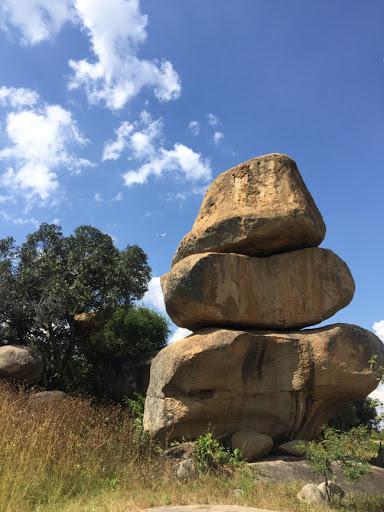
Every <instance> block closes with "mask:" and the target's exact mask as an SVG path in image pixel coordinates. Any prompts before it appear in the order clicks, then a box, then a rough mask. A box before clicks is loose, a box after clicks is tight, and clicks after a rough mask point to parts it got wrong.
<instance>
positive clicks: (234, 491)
mask: <svg viewBox="0 0 384 512" xmlns="http://www.w3.org/2000/svg"><path fill="white" fill-rule="evenodd" d="M229 494H230V495H231V496H232V497H234V498H242V497H243V496H244V495H245V492H244V491H243V489H232V491H231V492H230V493H229Z"/></svg>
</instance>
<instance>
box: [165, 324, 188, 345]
mask: <svg viewBox="0 0 384 512" xmlns="http://www.w3.org/2000/svg"><path fill="white" fill-rule="evenodd" d="M190 334H192V331H190V330H189V329H184V327H178V328H177V329H176V331H175V332H174V333H173V334H172V336H171V337H170V338H169V341H168V343H174V342H175V341H179V340H182V339H183V338H186V337H187V336H189V335H190Z"/></svg>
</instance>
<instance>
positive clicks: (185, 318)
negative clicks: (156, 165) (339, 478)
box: [144, 154, 384, 453]
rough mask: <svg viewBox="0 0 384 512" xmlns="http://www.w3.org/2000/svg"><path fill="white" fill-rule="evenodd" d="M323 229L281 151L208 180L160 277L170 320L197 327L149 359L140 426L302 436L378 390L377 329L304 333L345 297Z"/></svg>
mask: <svg viewBox="0 0 384 512" xmlns="http://www.w3.org/2000/svg"><path fill="white" fill-rule="evenodd" d="M324 234H325V225H324V222H323V220H322V217H321V214H320V212H319V211H318V209H317V207H316V205H315V202H314V200H313V199H312V196H311V195H310V193H309V192H308V190H307V188H306V186H305V184H304V182H303V179H302V178H301V176H300V173H299V171H298V169H297V166H296V164H295V162H294V161H293V160H292V159H291V158H289V157H288V156H287V155H281V154H271V155H265V156H262V157H257V158H253V159H252V160H249V161H247V162H245V163H243V164H240V165H238V166H236V167H234V168H232V169H229V170H228V171H225V172H224V173H222V174H221V175H219V176H218V177H217V178H216V179H215V180H214V181H213V183H212V184H211V186H210V187H209V189H208V191H207V193H206V196H205V198H204V200H203V203H202V206H201V208H200V211H199V213H198V216H197V219H196V221H195V223H194V225H193V227H192V230H191V232H190V233H188V234H187V235H186V236H185V237H184V238H183V240H182V242H181V244H180V246H179V248H178V250H177V252H176V255H175V258H174V261H173V266H172V269H171V270H170V272H168V273H166V274H165V275H164V276H163V277H162V280H161V284H162V289H163V293H164V299H165V304H166V307H167V311H168V313H169V315H170V317H171V318H172V319H173V321H174V322H175V323H176V324H177V325H179V326H180V327H184V328H188V329H191V330H192V331H194V332H193V334H191V335H190V336H188V337H187V338H186V339H184V340H181V341H178V342H175V343H173V344H172V345H170V346H168V347H166V348H165V349H163V350H161V351H160V352H159V354H158V355H157V356H156V357H155V359H154V360H153V362H152V366H151V375H150V384H149V388H148V393H147V399H146V404H145V414H144V427H145V429H146V430H147V431H149V432H150V433H151V434H152V435H154V436H158V437H162V438H166V439H168V440H171V439H195V438H196V437H197V436H199V435H201V434H203V433H205V432H206V431H207V430H208V429H213V431H214V433H215V435H217V436H228V438H229V439H230V438H231V439H235V440H236V439H239V438H244V436H245V437H246V438H247V439H253V440H256V439H266V437H265V436H269V439H271V438H272V439H273V442H274V443H275V444H281V443H284V442H287V441H290V440H295V439H302V440H308V439H312V438H313V437H314V436H315V435H316V434H317V432H318V431H319V429H320V428H321V427H322V426H323V425H325V424H326V423H327V422H328V420H329V419H330V417H331V416H332V415H333V414H334V413H335V412H336V411H337V410H338V409H339V408H340V407H342V406H343V405H345V404H347V403H349V402H351V401H352V400H354V399H356V398H363V397H365V396H367V395H368V394H369V393H370V392H372V391H373V390H374V389H375V388H376V387H377V385H378V373H379V371H378V369H379V367H380V365H381V364H384V349H383V344H382V342H381V341H380V340H379V338H377V337H376V336H375V335H374V334H372V333H371V332H369V331H366V330H365V329H362V328H360V327H357V326H354V325H348V324H335V325H330V326H327V327H322V328H320V329H309V330H300V329H302V328H304V327H307V326H311V325H315V324H317V323H319V322H322V321H323V320H325V319H327V318H329V317H331V316H332V315H333V314H335V313H336V312H337V311H339V310H340V309H342V308H343V307H345V306H346V305H347V304H348V303H349V302H350V301H351V300H352V297H353V293H354V282H353V278H352V276H351V273H350V271H349V269H348V267H347V265H346V263H345V262H343V261H342V260H341V259H340V258H339V257H338V256H337V255H336V254H334V253H333V252H332V251H330V250H329V249H322V248H318V245H319V244H320V243H321V241H322V240H323V238H324ZM372 361H375V364H372ZM270 444H271V443H269V445H270ZM269 445H268V446H269ZM263 450H264V448H263ZM264 451H265V450H264ZM263 453H264V452H263Z"/></svg>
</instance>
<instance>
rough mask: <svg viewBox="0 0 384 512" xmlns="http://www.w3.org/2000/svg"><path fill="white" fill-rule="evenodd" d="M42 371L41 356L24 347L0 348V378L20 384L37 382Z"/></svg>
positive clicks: (6, 346) (9, 346)
mask: <svg viewBox="0 0 384 512" xmlns="http://www.w3.org/2000/svg"><path fill="white" fill-rule="evenodd" d="M43 371H44V361H43V358H42V356H41V354H40V353H39V352H38V351H37V350H35V349H33V348H31V347H27V346H25V345H4V346H3V347H0V377H6V378H8V379H14V380H17V381H20V382H25V383H33V382H38V381H39V380H40V379H41V377H42V375H43Z"/></svg>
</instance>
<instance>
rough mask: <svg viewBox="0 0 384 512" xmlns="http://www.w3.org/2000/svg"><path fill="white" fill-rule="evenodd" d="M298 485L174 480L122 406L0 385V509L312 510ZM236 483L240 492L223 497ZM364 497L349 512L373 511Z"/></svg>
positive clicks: (239, 477) (242, 477)
mask: <svg viewBox="0 0 384 512" xmlns="http://www.w3.org/2000/svg"><path fill="white" fill-rule="evenodd" d="M299 487H300V483H299V482H298V483H297V484H294V485H276V484H275V485H272V484H266V483H262V482H257V481H256V482H255V477H254V475H253V476H252V475H251V474H249V473H247V472H244V471H238V472H237V473H236V474H234V475H233V476H232V477H231V478H229V477H223V476H215V475H207V476H204V477H200V478H198V479H196V480H195V481H192V482H189V483H180V482H178V481H177V479H176V478H175V476H174V471H173V469H172V468H171V466H170V465H169V464H168V463H167V462H166V461H165V460H164V459H163V458H161V457H160V456H159V455H158V454H157V453H156V452H155V451H154V450H153V449H151V447H149V446H148V445H146V446H144V447H143V445H142V444H140V443H139V442H138V441H137V436H135V432H134V428H133V423H132V420H131V418H130V416H129V414H128V413H127V411H125V410H122V409H120V408H118V407H98V408H96V407H94V406H92V405H91V404H90V403H89V402H87V401H85V400H80V399H75V398H73V399H72V398H71V399H67V400H65V401H63V402H61V403H59V404H56V405H54V406H46V405H43V404H41V405H39V406H35V407H31V406H28V405H27V403H26V400H25V397H24V394H23V393H22V392H18V393H15V392H14V391H12V390H11V389H10V388H9V387H7V386H5V385H1V384H0V512H35V511H36V512H59V511H60V512H129V511H137V510H140V509H143V508H146V507H151V506H154V505H168V504H169V505H184V504H198V503H200V504H201V503H207V504H210V503H212V504H213V503H215V504H239V505H247V506H254V507H263V508H270V509H273V510H285V511H287V512H288V511H303V512H304V511H309V510H311V512H320V510H323V509H321V508H319V509H315V508H313V507H311V508H310V509H309V508H307V507H305V506H304V505H299V504H298V502H297V500H296V498H295V495H296V493H297V491H298V489H299ZM235 488H241V489H243V491H244V495H243V496H242V497H240V498H236V497H234V496H233V494H231V491H232V490H233V489H235ZM379 507H380V505H375V506H373V505H372V506H368V505H367V502H366V503H365V504H364V505H361V507H360V506H359V507H358V508H356V509H352V508H347V509H346V510H358V511H364V512H368V511H372V512H379V511H380V510H384V503H382V508H379Z"/></svg>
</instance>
